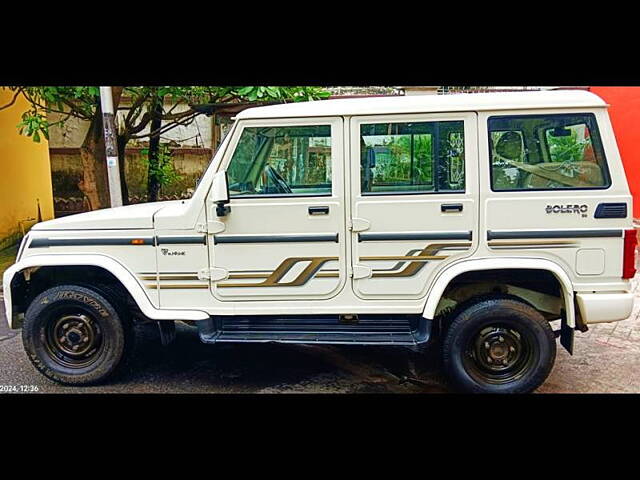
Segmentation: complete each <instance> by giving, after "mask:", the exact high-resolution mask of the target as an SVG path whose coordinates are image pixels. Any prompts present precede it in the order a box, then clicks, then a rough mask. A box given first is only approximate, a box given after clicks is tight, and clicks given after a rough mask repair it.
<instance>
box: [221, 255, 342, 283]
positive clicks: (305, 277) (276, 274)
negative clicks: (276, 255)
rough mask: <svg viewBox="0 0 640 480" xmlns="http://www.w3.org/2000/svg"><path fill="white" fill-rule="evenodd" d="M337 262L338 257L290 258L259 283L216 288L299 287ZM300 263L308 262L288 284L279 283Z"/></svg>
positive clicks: (240, 276) (251, 276)
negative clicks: (326, 266)
mask: <svg viewBox="0 0 640 480" xmlns="http://www.w3.org/2000/svg"><path fill="white" fill-rule="evenodd" d="M336 260H338V257H292V258H287V259H285V260H284V261H283V262H282V263H281V264H280V265H278V268H276V269H275V270H274V271H273V272H272V273H270V274H268V276H267V277H266V278H265V279H264V281H262V282H259V283H218V284H216V286H217V287H218V288H240V287H254V288H257V287H299V286H301V285H304V284H305V283H307V282H308V281H309V280H311V278H313V276H314V275H315V274H316V272H318V270H320V269H321V268H322V266H323V265H324V264H325V263H327V262H331V261H336ZM301 262H309V265H307V266H306V267H305V268H304V270H303V271H302V272H300V274H299V275H298V276H297V277H296V278H295V279H293V280H292V281H290V282H280V280H282V278H283V277H284V276H285V275H286V274H287V272H289V270H291V269H292V268H293V266H294V265H296V264H297V263H301ZM326 275H332V274H320V275H318V276H323V277H324V276H326ZM336 276H337V274H336ZM229 278H264V277H262V276H260V277H258V276H257V275H250V274H249V275H245V274H236V275H233V276H229Z"/></svg>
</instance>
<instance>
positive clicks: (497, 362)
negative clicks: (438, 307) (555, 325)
mask: <svg viewBox="0 0 640 480" xmlns="http://www.w3.org/2000/svg"><path fill="white" fill-rule="evenodd" d="M442 348H443V366H444V370H445V373H446V375H447V377H448V379H449V381H450V382H451V384H452V385H453V387H454V388H456V389H457V390H460V391H464V392H473V393H527V392H531V391H533V390H535V389H536V388H538V387H539V386H540V385H542V383H543V382H544V381H545V380H546V378H547V377H548V375H549V373H550V372H551V369H552V368H553V364H554V361H555V357H556V341H555V335H554V334H553V331H552V329H551V327H550V325H549V322H547V321H546V320H545V318H544V317H543V316H542V315H541V314H540V313H539V312H538V311H537V310H536V309H534V308H533V307H531V306H530V305H528V304H526V303H524V302H522V301H519V300H516V299H512V298H501V297H484V298H483V299H480V300H477V301H475V302H471V303H467V304H466V305H464V306H462V307H461V308H460V310H459V311H458V312H457V314H456V315H455V316H454V319H453V321H452V323H451V324H450V325H449V327H448V329H447V332H446V334H445V338H444V342H443V346H442Z"/></svg>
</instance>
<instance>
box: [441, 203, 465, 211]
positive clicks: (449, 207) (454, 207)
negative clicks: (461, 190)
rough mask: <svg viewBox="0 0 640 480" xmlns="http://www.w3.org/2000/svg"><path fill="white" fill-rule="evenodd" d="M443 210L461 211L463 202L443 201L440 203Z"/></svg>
mask: <svg viewBox="0 0 640 480" xmlns="http://www.w3.org/2000/svg"><path fill="white" fill-rule="evenodd" d="M440 211H441V212H445V213H446V212H461V211H462V204H461V203H443V204H442V205H440Z"/></svg>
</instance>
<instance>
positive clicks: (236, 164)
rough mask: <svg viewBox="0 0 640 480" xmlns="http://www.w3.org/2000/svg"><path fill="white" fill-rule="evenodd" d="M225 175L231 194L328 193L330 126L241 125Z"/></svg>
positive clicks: (329, 181)
mask: <svg viewBox="0 0 640 480" xmlns="http://www.w3.org/2000/svg"><path fill="white" fill-rule="evenodd" d="M227 175H228V179H229V194H230V196H231V197H243V196H253V195H313V196H316V195H330V194H331V126H330V125H314V126H299V127H249V128H245V129H244V130H243V131H242V136H241V137H240V140H239V142H238V146H237V147H236V150H235V152H234V154H233V157H232V158H231V163H230V164H229V168H228V169H227Z"/></svg>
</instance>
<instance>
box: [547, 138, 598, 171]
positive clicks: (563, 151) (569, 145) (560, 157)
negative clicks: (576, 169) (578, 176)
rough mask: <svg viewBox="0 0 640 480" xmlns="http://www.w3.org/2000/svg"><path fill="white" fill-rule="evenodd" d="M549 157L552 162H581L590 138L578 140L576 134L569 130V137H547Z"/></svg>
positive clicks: (589, 143)
mask: <svg viewBox="0 0 640 480" xmlns="http://www.w3.org/2000/svg"><path fill="white" fill-rule="evenodd" d="M547 143H548V144H549V155H550V156H551V160H552V161H553V162H569V163H573V162H581V161H582V160H583V159H584V151H585V149H586V148H587V147H588V146H589V145H591V138H590V137H587V138H585V139H583V140H578V132H577V131H576V130H571V136H567V137H554V136H551V135H547Z"/></svg>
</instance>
